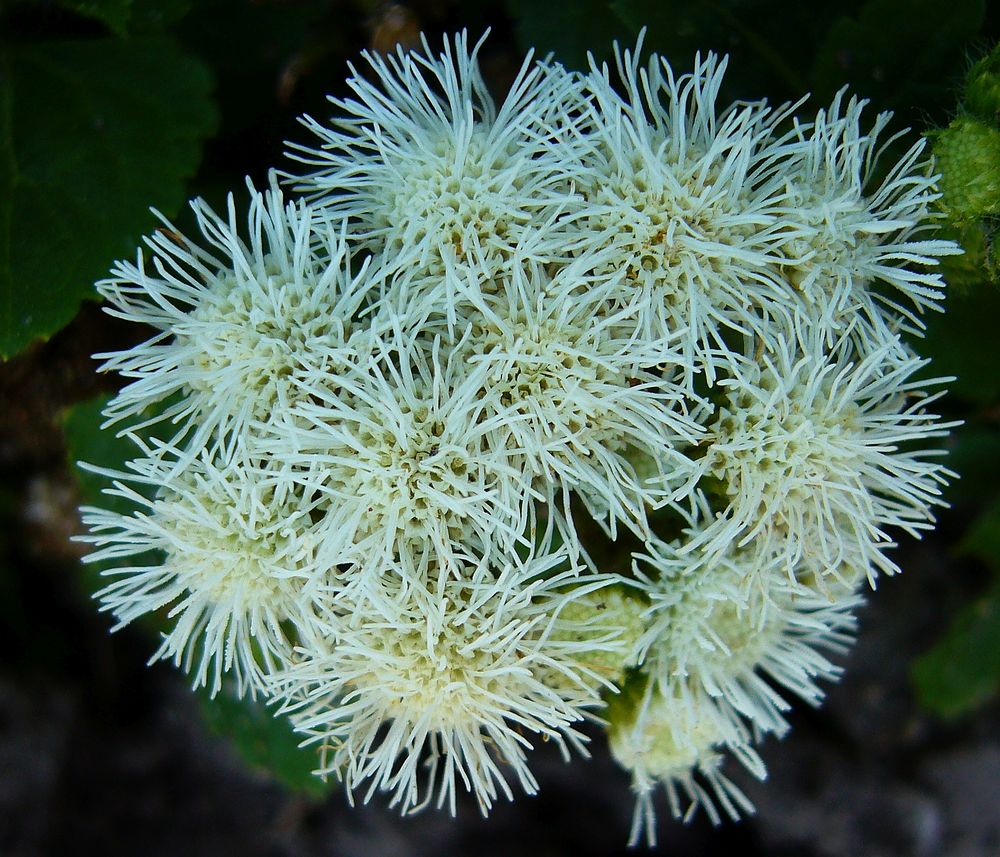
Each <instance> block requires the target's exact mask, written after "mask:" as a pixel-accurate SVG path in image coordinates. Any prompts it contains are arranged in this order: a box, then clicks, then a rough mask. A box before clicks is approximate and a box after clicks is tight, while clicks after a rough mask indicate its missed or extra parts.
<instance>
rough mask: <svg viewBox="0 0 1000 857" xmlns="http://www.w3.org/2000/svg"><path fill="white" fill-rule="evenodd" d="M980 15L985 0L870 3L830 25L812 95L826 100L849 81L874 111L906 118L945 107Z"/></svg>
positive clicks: (817, 63)
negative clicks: (889, 111)
mask: <svg viewBox="0 0 1000 857" xmlns="http://www.w3.org/2000/svg"><path fill="white" fill-rule="evenodd" d="M831 5H832V4H831ZM984 14H985V3H984V0H952V2H948V3H942V2H940V0H869V2H868V3H866V4H865V6H864V8H863V9H862V10H861V12H860V14H858V15H857V16H851V15H844V16H843V17H842V18H840V19H839V20H838V21H837V22H836V23H835V24H834V25H833V27H831V28H830V31H829V33H828V34H827V36H826V39H825V40H824V41H823V43H822V44H821V45H820V46H819V48H818V51H817V54H816V59H815V64H814V66H813V74H812V78H813V91H814V93H815V94H816V95H817V97H818V98H819V100H820V101H826V100H829V99H830V98H831V97H832V96H833V94H834V93H835V92H836V91H837V90H838V89H840V87H842V86H843V85H844V84H849V85H850V86H851V88H852V90H853V91H855V92H857V93H858V94H860V95H862V96H864V97H866V98H871V99H872V101H873V102H874V103H875V104H876V105H878V108H879V109H884V108H891V109H894V110H899V111H903V112H906V113H908V114H909V115H908V116H907V117H906V118H907V121H914V119H919V118H921V117H922V116H925V115H927V114H928V113H935V112H940V111H942V110H948V109H951V106H952V105H953V103H954V91H955V85H956V84H957V83H958V80H959V78H960V76H961V74H962V72H963V71H964V70H965V69H964V64H965V56H966V51H967V49H968V45H969V43H970V42H971V41H972V40H973V39H974V38H975V37H976V36H977V35H978V33H979V29H980V27H981V26H982V22H983V17H984ZM918 111H919V112H918Z"/></svg>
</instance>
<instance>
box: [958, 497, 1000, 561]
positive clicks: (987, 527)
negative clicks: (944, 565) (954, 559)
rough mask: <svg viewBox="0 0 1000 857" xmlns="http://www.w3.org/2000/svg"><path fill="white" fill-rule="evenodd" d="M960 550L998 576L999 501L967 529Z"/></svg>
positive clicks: (999, 542) (999, 557) (999, 540)
mask: <svg viewBox="0 0 1000 857" xmlns="http://www.w3.org/2000/svg"><path fill="white" fill-rule="evenodd" d="M961 548H962V551H963V552H964V553H968V554H972V555H973V556H977V557H979V558H980V559H981V560H983V562H985V563H987V564H988V565H989V566H990V567H991V568H992V569H993V570H994V571H995V572H997V573H998V574H1000V501H996V502H994V503H993V504H992V505H991V506H990V507H989V508H988V509H987V510H986V511H985V512H983V514H981V515H980V516H979V517H978V518H977V519H976V520H975V522H974V523H973V524H972V526H971V527H969V530H968V532H967V533H966V534H965V538H963V539H962V544H961Z"/></svg>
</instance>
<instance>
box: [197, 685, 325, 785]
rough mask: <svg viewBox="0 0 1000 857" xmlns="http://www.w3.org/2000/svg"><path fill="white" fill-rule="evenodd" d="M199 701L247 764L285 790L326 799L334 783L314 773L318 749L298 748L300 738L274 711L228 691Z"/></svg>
mask: <svg viewBox="0 0 1000 857" xmlns="http://www.w3.org/2000/svg"><path fill="white" fill-rule="evenodd" d="M198 699H199V703H200V706H201V710H202V714H203V715H204V717H205V722H206V723H207V724H208V726H209V728H210V729H211V730H212V731H213V732H214V733H215V734H217V735H222V736H224V737H226V738H228V739H229V740H230V741H231V742H232V744H233V746H234V747H235V748H236V750H237V751H238V752H239V754H240V755H241V756H242V757H243V759H244V760H245V761H246V762H247V764H248V765H250V766H251V767H253V768H257V769H259V770H262V771H264V772H266V773H268V774H270V775H271V776H273V777H274V779H276V780H277V781H278V782H279V783H281V784H282V785H283V786H285V787H286V788H289V789H291V790H293V791H297V792H305V793H306V794H308V795H312V796H313V797H323V796H325V795H327V794H329V792H330V791H331V790H332V789H333V786H334V783H333V781H332V780H326V781H324V780H322V779H320V778H319V777H317V776H315V775H314V774H313V773H312V772H313V770H314V769H315V768H316V767H317V763H318V755H317V750H316V748H315V747H299V742H300V741H301V738H300V737H299V736H297V735H296V734H295V733H294V732H293V731H292V727H291V724H290V723H289V722H288V720H287V719H285V718H284V717H276V716H275V714H274V710H273V709H272V708H268V707H267V706H265V705H264V704H263V703H261V702H257V701H254V700H250V699H237V698H235V697H233V696H230V695H228V694H227V693H226V692H225V691H222V692H221V693H219V694H218V695H217V696H216V697H215V699H210V698H209V696H208V694H207V693H206V692H204V691H200V692H199V693H198Z"/></svg>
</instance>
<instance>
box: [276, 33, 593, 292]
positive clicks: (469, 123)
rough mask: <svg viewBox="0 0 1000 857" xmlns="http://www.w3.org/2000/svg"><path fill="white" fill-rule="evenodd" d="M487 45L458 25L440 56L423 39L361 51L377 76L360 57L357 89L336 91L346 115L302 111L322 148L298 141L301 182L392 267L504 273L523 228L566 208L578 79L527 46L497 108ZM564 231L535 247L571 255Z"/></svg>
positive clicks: (574, 166) (573, 170)
mask: <svg viewBox="0 0 1000 857" xmlns="http://www.w3.org/2000/svg"><path fill="white" fill-rule="evenodd" d="M481 46H482V41H480V42H479V43H477V44H476V45H475V46H474V47H473V48H472V49H471V50H470V49H469V45H468V39H467V36H466V34H465V33H463V34H461V35H460V36H456V37H455V40H454V45H452V44H451V43H450V42H449V41H447V40H446V41H445V43H444V52H443V53H442V54H441V55H440V56H439V57H435V56H434V54H433V52H432V50H431V48H430V45H429V44H428V43H427V41H426V39H424V40H423V52H422V53H406V52H405V51H404V49H403V48H402V47H400V48H399V49H398V52H397V54H395V55H392V54H390V55H388V56H383V55H381V54H376V53H365V54H364V56H365V59H366V60H367V62H368V65H369V67H370V70H371V72H372V74H373V77H374V80H371V81H370V80H367V79H366V78H365V77H363V76H362V75H361V74H359V73H358V72H357V71H356V70H355V69H354V68H353V66H352V67H351V73H352V76H351V77H350V78H349V79H348V85H349V86H350V87H351V89H352V90H353V91H354V93H355V95H356V96H357V97H356V98H351V99H346V100H340V99H331V101H332V102H333V104H334V105H335V106H336V107H337V108H338V109H339V110H340V111H341V115H338V116H336V117H334V118H333V120H332V121H331V122H330V123H329V124H325V123H322V122H319V121H317V120H315V119H312V118H310V117H305V119H304V120H303V121H304V123H305V125H306V127H308V128H309V129H310V130H311V131H312V132H313V133H314V134H315V135H316V136H317V137H318V138H319V145H318V147H316V148H314V147H310V146H300V145H294V146H293V147H292V150H291V157H292V158H294V159H295V160H297V161H300V162H302V163H303V164H305V165H306V166H310V167H315V168H316V169H315V171H314V172H312V173H308V174H306V175H305V176H303V177H301V178H299V179H298V180H296V181H295V186H296V189H298V190H301V191H304V192H305V193H306V194H307V195H308V198H309V199H310V200H311V201H312V202H313V203H314V204H315V205H317V206H319V207H321V208H323V209H324V210H328V211H331V212H335V213H336V214H337V215H341V216H346V217H350V218H351V220H352V223H353V224H354V227H355V229H354V235H355V240H357V241H358V243H359V245H360V246H362V247H364V248H365V249H369V250H371V251H373V252H375V253H377V254H380V256H381V257H382V258H383V259H384V260H385V262H386V264H388V265H390V266H392V267H394V268H397V269H401V270H406V271H408V272H410V273H420V274H427V275H430V276H432V277H439V276H441V275H443V274H444V273H445V271H447V270H449V269H450V268H453V267H455V266H458V267H460V268H462V267H465V266H466V265H467V264H470V263H471V264H479V265H485V266H486V268H487V270H488V271H489V272H490V273H493V272H496V271H498V270H503V269H505V268H509V265H510V259H511V256H512V255H513V253H514V250H515V248H516V247H517V246H518V244H519V242H520V240H521V237H522V235H523V234H524V233H525V232H530V231H531V230H532V229H535V228H537V226H538V224H540V223H545V222H549V221H552V220H553V218H555V217H557V216H559V215H560V214H563V213H565V212H566V211H568V210H572V207H573V204H574V203H573V200H574V194H573V190H572V185H573V180H574V178H575V176H576V174H577V173H578V172H579V171H580V169H581V167H580V165H579V163H578V161H577V158H576V142H575V141H577V140H578V139H579V137H578V134H577V133H576V129H575V127H574V120H573V118H572V113H571V111H572V107H573V106H574V104H575V103H576V93H577V90H578V88H579V83H578V81H577V79H576V77H575V76H574V75H571V74H570V73H568V72H567V71H565V70H564V69H563V68H562V67H561V66H559V65H558V64H555V65H552V64H548V63H537V62H533V61H532V57H531V54H529V55H528V56H527V57H526V58H525V60H524V64H523V65H522V66H521V70H520V72H519V73H518V75H517V77H516V79H515V80H514V82H513V84H512V85H511V87H510V90H509V92H508V94H507V97H506V98H505V99H504V101H503V103H502V104H501V105H500V106H499V107H497V105H496V103H495V102H494V100H493V98H492V96H491V95H490V94H489V91H488V89H487V87H486V83H485V81H484V80H483V77H482V74H481V72H480V69H479V58H478V55H479V50H480V48H481ZM566 241H567V237H566V235H565V233H562V232H547V233H546V240H545V241H544V243H543V244H542V245H541V246H539V247H538V248H537V252H539V253H540V254H542V255H543V256H545V257H556V258H558V257H561V256H564V255H565V251H566V246H565V245H566Z"/></svg>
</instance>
